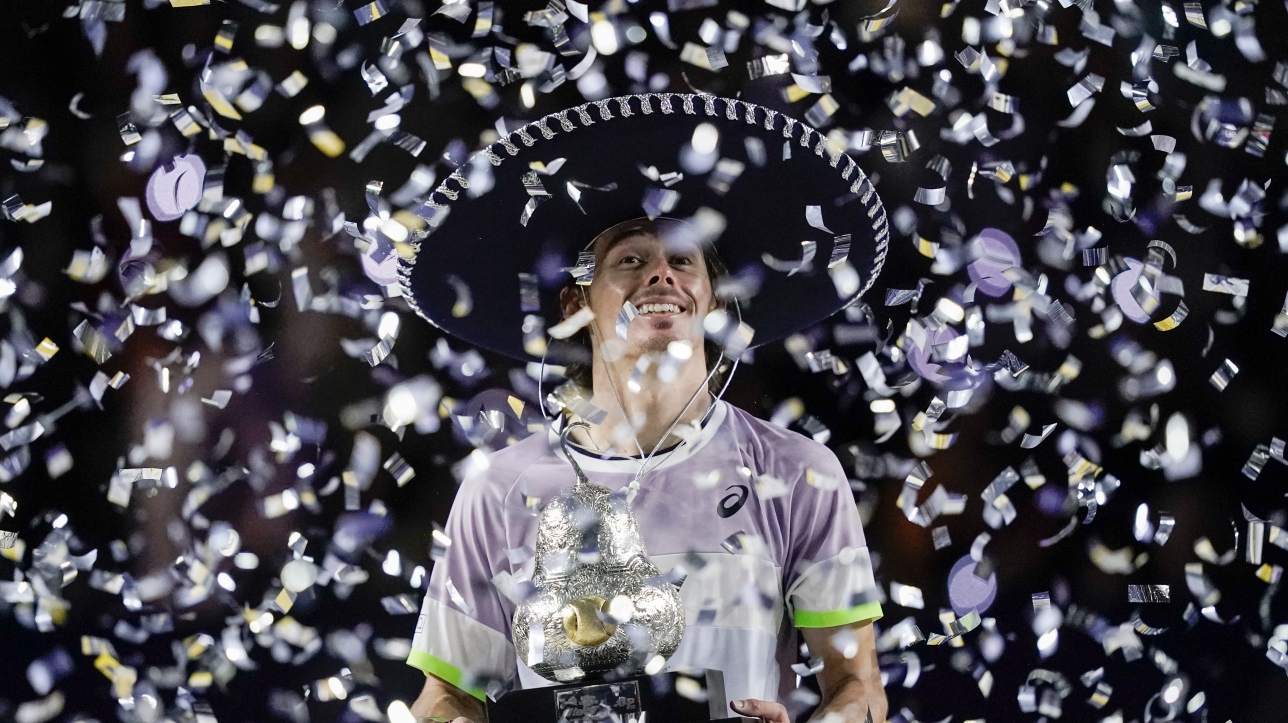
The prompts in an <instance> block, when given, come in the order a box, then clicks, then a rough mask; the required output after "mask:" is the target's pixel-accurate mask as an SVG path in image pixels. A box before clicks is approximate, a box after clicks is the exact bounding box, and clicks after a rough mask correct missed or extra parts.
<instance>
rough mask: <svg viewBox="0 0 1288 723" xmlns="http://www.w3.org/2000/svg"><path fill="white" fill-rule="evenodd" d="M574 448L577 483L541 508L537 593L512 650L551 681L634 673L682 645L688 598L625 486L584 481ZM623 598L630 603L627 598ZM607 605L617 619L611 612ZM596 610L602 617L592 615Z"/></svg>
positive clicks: (522, 611)
mask: <svg viewBox="0 0 1288 723" xmlns="http://www.w3.org/2000/svg"><path fill="white" fill-rule="evenodd" d="M569 429H571V426H570V427H569V428H568V429H566V430H565V439H564V442H565V445H566V443H567V440H566V434H567V432H568V431H569ZM572 454H573V453H572V452H569V460H570V461H572V464H573V469H574V471H575V472H576V473H577V481H576V483H575V484H574V485H573V487H572V489H571V490H569V491H567V492H565V493H563V494H560V495H559V496H557V497H555V498H554V499H552V500H551V501H550V502H549V503H548V504H547V505H546V507H545V509H544V510H542V512H541V517H540V522H539V524H538V526H537V544H536V562H535V569H534V572H533V576H532V583H533V586H534V587H535V588H536V592H535V593H534V594H533V595H532V597H530V598H529V599H528V600H526V601H524V602H523V603H521V604H520V605H519V606H518V608H517V609H516V610H515V613H514V619H513V636H514V646H515V650H516V651H517V653H518V655H519V658H520V659H521V660H523V661H524V662H526V663H527V664H528V665H529V666H530V667H531V668H532V669H533V671H535V672H536V673H537V674H538V675H541V676H542V677H544V678H546V679H548V680H555V681H559V682H571V681H576V680H587V679H599V678H603V677H605V676H606V675H607V674H609V673H612V672H614V671H615V672H616V674H618V675H621V676H626V675H633V674H635V673H638V672H639V671H640V670H642V669H643V668H644V666H645V664H646V663H647V662H648V661H649V659H650V658H652V656H653V655H661V656H662V657H663V658H667V657H670V656H671V654H672V653H674V652H675V649H676V648H677V647H679V644H680V637H681V636H682V635H683V634H684V606H683V604H682V603H681V601H680V595H679V592H678V591H677V590H676V588H675V586H673V585H672V584H670V583H669V582H667V581H666V580H664V579H662V577H661V575H660V573H659V572H658V569H657V567H656V566H655V565H654V564H653V563H652V562H651V561H650V560H649V558H648V551H647V550H646V549H645V547H644V540H643V538H642V537H641V535H640V530H639V523H638V522H637V521H636V519H635V516H634V515H633V514H632V513H631V509H630V504H629V503H628V502H627V500H626V497H625V494H624V493H612V492H610V491H609V490H608V488H606V487H604V486H602V485H597V484H594V483H592V482H590V481H589V480H588V479H586V476H585V475H584V474H583V473H582V471H581V469H580V467H578V466H577V464H576V462H575V461H573V457H572ZM591 598H599V599H600V600H602V601H603V602H602V603H601V602H599V601H595V600H592V599H591ZM623 599H624V600H629V601H630V603H631V604H630V605H629V606H626V605H623V604H622V603H623ZM574 603H576V604H575V605H574ZM610 608H611V609H612V610H613V611H614V613H616V614H617V616H619V617H617V618H614V617H610V616H609V615H608V614H607V612H606V611H607V610H608V609H610ZM623 610H625V611H626V614H622V613H623ZM591 614H593V615H595V616H596V617H597V618H598V620H599V621H600V622H601V624H600V625H595V624H594V623H593V621H591V620H589V619H587V616H588V615H591ZM534 626H540V629H541V632H542V636H541V640H542V642H541V644H540V645H533V646H530V645H529V639H530V632H531V630H532V629H533V627H534ZM570 633H571V635H570ZM605 635H607V639H604V636H605ZM574 639H580V640H582V641H583V642H594V641H597V640H602V642H599V643H598V644H591V645H585V644H579V643H578V642H576V641H575V640H574Z"/></svg>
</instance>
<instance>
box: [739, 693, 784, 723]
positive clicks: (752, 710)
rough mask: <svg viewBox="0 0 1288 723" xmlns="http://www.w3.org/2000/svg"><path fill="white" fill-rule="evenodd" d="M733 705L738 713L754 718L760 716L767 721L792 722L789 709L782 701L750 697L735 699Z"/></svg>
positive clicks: (769, 722)
mask: <svg viewBox="0 0 1288 723" xmlns="http://www.w3.org/2000/svg"><path fill="white" fill-rule="evenodd" d="M732 705H733V709H734V710H735V711H737V712H738V713H740V714H742V715H745V716H749V717H752V718H759V719H761V720H762V721H764V722H765V723H792V719H791V718H788V717H787V709H786V708H784V707H783V704H782V703H775V702H773V701H768V700H756V699H755V698H748V699H747V700H735V701H734V702H733V703H732Z"/></svg>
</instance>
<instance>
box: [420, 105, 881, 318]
mask: <svg viewBox="0 0 1288 723" xmlns="http://www.w3.org/2000/svg"><path fill="white" fill-rule="evenodd" d="M676 99H679V101H680V107H681V110H682V111H683V112H684V113H685V114H686V115H698V110H697V107H696V105H695V101H698V100H701V102H702V114H703V115H705V116H707V117H710V118H719V117H720V114H719V113H718V112H717V110H716V103H717V101H720V102H723V103H724V104H725V112H724V118H725V119H726V120H729V121H734V122H736V121H737V120H738V117H739V112H738V111H739V108H740V107H741V109H742V111H743V112H742V114H741V115H742V121H743V122H744V123H746V124H747V125H755V124H756V123H757V111H759V113H760V115H761V118H763V127H764V129H765V130H767V131H772V130H774V128H775V127H777V125H778V122H779V120H780V119H781V120H782V124H781V125H782V132H783V138H786V139H789V140H790V139H791V138H793V137H796V136H799V138H800V145H801V147H802V148H810V147H811V145H813V149H812V150H813V152H814V155H816V156H818V157H819V158H823V157H824V153H827V157H828V160H829V163H830V165H831V167H832V168H839V170H840V174H841V178H842V179H843V180H845V181H851V178H853V181H851V183H850V192H851V193H853V194H855V195H857V196H858V197H859V201H860V202H861V203H863V205H864V206H865V207H866V208H867V216H868V218H869V219H871V222H872V232H873V236H874V239H875V240H876V244H877V248H876V255H875V256H874V257H873V259H872V273H871V274H869V275H868V277H867V279H866V280H865V281H864V283H863V287H862V288H860V289H859V291H858V293H856V294H855V295H854V298H852V299H849V300H848V301H847V302H846V304H845V306H849V305H851V304H853V303H854V302H856V301H858V300H859V299H860V298H862V297H863V295H864V294H865V293H867V291H868V289H869V288H871V286H872V284H873V282H875V281H876V278H877V277H878V276H880V275H881V268H882V266H884V265H885V258H886V252H887V251H888V250H889V243H890V227H889V221H888V219H887V217H886V213H885V207H884V206H883V205H882V204H881V199H880V198H879V197H878V196H877V192H876V187H875V186H873V185H872V182H871V181H869V180H868V177H867V174H865V173H864V172H863V169H862V168H860V167H859V164H858V163H857V162H855V160H854V159H853V158H852V157H850V155H849V154H848V153H845V152H843V151H833V149H831V148H829V147H828V145H827V136H826V135H824V134H823V133H820V132H819V131H818V130H816V129H814V128H811V127H810V126H807V125H805V124H804V123H801V122H800V121H798V120H796V119H795V118H792V117H790V116H785V115H782V114H781V113H779V112H778V111H775V110H770V109H768V108H765V107H764V106H759V105H756V104H754V103H747V102H745V101H741V100H737V99H733V98H722V97H718V96H714V95H707V94H700V95H699V94H693V93H642V94H636V95H622V96H617V97H615V98H607V99H605V100H597V101H593V102H590V103H583V104H581V105H579V106H575V107H573V108H569V109H566V110H561V111H558V112H557V113H551V114H549V115H547V116H545V117H543V118H541V119H540V120H536V121H532V122H530V123H527V124H525V125H523V126H522V127H520V128H518V129H516V130H514V131H511V132H510V133H509V134H508V135H505V136H502V137H501V138H499V139H498V140H496V141H494V142H493V143H492V144H491V145H489V146H487V147H485V148H483V149H482V150H480V151H478V152H477V153H475V154H474V156H472V157H471V160H473V158H474V157H477V156H480V155H481V156H483V157H484V158H486V159H487V160H488V162H489V163H491V164H492V165H493V166H500V165H501V164H502V163H503V162H504V161H505V160H506V156H517V155H518V154H519V151H520V148H519V146H518V145H516V144H515V142H514V140H513V139H518V141H519V142H520V143H522V144H523V145H524V146H526V147H529V148H531V147H533V146H535V145H537V144H538V143H540V142H541V140H540V139H538V138H536V137H534V135H533V133H534V132H535V133H538V134H540V135H541V138H542V139H545V140H549V139H551V138H554V137H555V135H556V133H557V132H558V131H556V130H555V129H554V128H552V127H551V122H552V121H557V122H558V124H559V127H560V129H562V131H563V132H565V133H571V132H573V131H574V130H576V129H577V125H576V123H574V121H573V120H572V119H570V117H569V116H570V115H571V114H575V118H576V121H578V122H580V123H581V127H583V128H584V127H586V126H590V125H594V124H595V122H596V121H595V120H594V119H593V118H592V117H591V107H592V106H593V107H594V108H595V110H596V111H597V115H598V116H599V119H600V120H601V121H611V120H612V119H614V118H615V117H617V116H614V115H613V110H612V108H610V107H609V106H610V105H612V104H616V106H617V112H618V113H619V114H620V115H621V116H622V117H624V118H625V117H630V116H632V115H634V114H635V110H634V109H633V108H632V107H631V101H634V102H635V103H636V104H638V106H639V112H641V113H643V114H644V115H649V114H651V113H653V106H652V103H653V101H654V100H656V101H657V104H658V110H660V111H661V112H662V113H663V114H664V115H669V114H672V113H674V112H675V107H674V105H673V101H675V100H676ZM502 152H504V153H505V154H506V155H505V156H503V155H501V153H502ZM462 168H464V166H462ZM856 173H857V176H856V175H855V174H856ZM449 184H452V185H455V188H452V187H451V185H449ZM468 188H469V182H468V181H467V180H465V177H464V175H463V174H462V172H461V168H458V169H456V170H455V171H453V172H452V174H451V175H450V176H448V177H447V178H445V179H443V182H442V183H440V184H439V185H438V188H436V189H434V191H433V192H432V193H430V194H429V196H428V197H427V198H426V199H425V202H424V203H423V204H422V205H421V207H420V208H419V209H417V211H416V215H418V216H420V217H421V218H423V219H425V220H426V221H427V222H428V223H429V225H430V228H429V231H427V232H426V233H425V237H427V236H428V235H429V234H432V233H433V232H434V231H435V230H436V228H437V221H436V220H435V219H436V218H437V216H438V214H436V213H434V211H438V210H441V209H445V208H447V207H448V205H449V204H450V203H451V202H452V201H455V200H457V199H458V198H459V197H460V193H461V191H463V190H466V189H468ZM435 196H442V197H443V199H445V200H446V201H445V202H441V201H439V200H438V199H436V198H435ZM423 238H424V237H422V238H421V239H417V240H413V241H411V242H410V244H409V245H410V246H411V249H412V256H411V257H410V258H408V257H404V256H399V257H398V286H399V289H400V291H401V292H402V296H403V299H404V300H406V302H407V305H408V306H410V307H411V308H412V310H413V311H415V312H416V314H417V315H418V316H420V317H421V318H423V319H425V320H426V321H428V322H430V323H431V324H434V325H435V326H437V323H436V322H435V321H434V320H433V319H431V318H430V317H429V315H427V314H425V312H423V311H422V310H421V308H420V304H419V302H417V301H416V296H415V294H413V293H412V289H411V272H412V268H413V267H414V266H415V264H416V259H417V256H419V254H420V242H421V240H423ZM842 308H844V307H842Z"/></svg>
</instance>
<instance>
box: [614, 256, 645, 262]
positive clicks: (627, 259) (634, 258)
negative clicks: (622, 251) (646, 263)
mask: <svg viewBox="0 0 1288 723" xmlns="http://www.w3.org/2000/svg"><path fill="white" fill-rule="evenodd" d="M639 260H640V259H639V257H638V256H623V257H622V260H621V261H620V262H619V263H623V264H633V263H637V262H639Z"/></svg>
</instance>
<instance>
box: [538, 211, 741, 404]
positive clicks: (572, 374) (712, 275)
mask: <svg viewBox="0 0 1288 723" xmlns="http://www.w3.org/2000/svg"><path fill="white" fill-rule="evenodd" d="M679 227H684V228H688V226H687V224H685V223H684V222H683V221H679V220H677V219H673V218H665V217H662V218H656V219H649V218H641V219H636V220H634V221H632V222H629V223H624V224H618V225H616V226H613V227H611V228H609V229H608V230H607V231H605V232H604V233H611V235H610V236H604V234H600V235H599V236H597V237H595V240H594V241H592V242H591V247H592V248H593V247H594V244H595V243H596V242H598V241H600V240H601V239H604V241H605V243H606V244H607V246H608V247H611V246H612V245H613V244H615V243H617V242H618V241H621V240H623V239H627V238H630V237H631V236H640V235H649V236H656V237H659V238H662V237H663V234H665V233H666V232H667V231H668V230H673V229H676V228H679ZM698 247H699V248H700V249H701V250H702V262H703V263H704V264H706V267H707V278H708V279H709V280H710V281H711V291H712V294H713V295H714V294H715V289H716V286H717V284H719V283H720V281H721V280H723V279H724V278H725V277H727V276H728V275H729V268H728V267H727V266H725V263H724V260H723V259H721V258H720V255H719V254H718V253H716V250H715V247H714V246H713V245H712V244H710V243H707V242H701V243H699V244H698ZM576 285H577V280H576V279H575V278H573V277H569V278H568V280H567V281H565V282H564V284H563V286H561V287H560V288H559V299H560V300H561V301H562V299H563V298H564V294H565V293H566V292H567V291H571V290H573V289H575V287H576ZM715 298H716V303H717V305H718V306H719V307H720V308H723V307H724V306H725V302H724V300H723V299H721V298H720V297H719V296H716V297H715ZM568 342H570V343H571V344H573V345H576V346H579V347H581V348H582V349H584V350H585V351H586V354H585V355H584V357H583V358H586V359H594V355H593V352H592V347H591V343H590V329H589V327H583V328H581V329H578V330H577V332H576V333H575V334H573V335H572V336H570V337H569V338H568ZM702 349H703V353H704V356H705V359H706V368H707V372H708V373H709V372H710V371H711V368H712V366H713V365H715V364H717V363H721V354H722V352H723V351H724V350H723V348H722V347H721V345H720V344H718V343H716V342H714V341H712V340H711V339H704V340H703V343H702ZM724 361H725V362H727V361H729V359H728V358H727V357H726V358H725V360H724ZM590 366H591V365H590V362H586V363H582V362H581V361H570V362H569V363H568V364H567V366H566V376H567V377H568V378H569V379H571V380H572V381H574V382H576V383H577V384H578V385H579V386H581V387H584V388H586V389H593V387H594V384H593V379H594V376H593V374H592V372H591V368H590ZM728 373H729V367H728V366H727V364H722V368H721V369H720V370H718V371H717V372H716V373H715V374H712V375H711V380H710V382H708V384H707V388H708V389H710V390H711V393H713V394H719V393H720V390H721V389H723V388H724V385H725V380H726V378H727V376H728Z"/></svg>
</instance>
